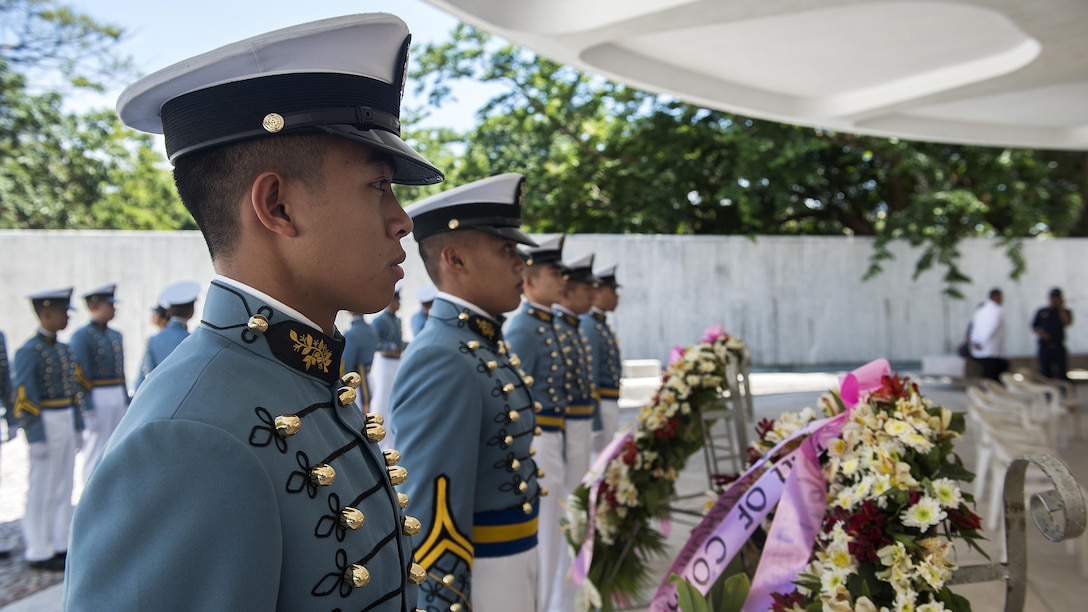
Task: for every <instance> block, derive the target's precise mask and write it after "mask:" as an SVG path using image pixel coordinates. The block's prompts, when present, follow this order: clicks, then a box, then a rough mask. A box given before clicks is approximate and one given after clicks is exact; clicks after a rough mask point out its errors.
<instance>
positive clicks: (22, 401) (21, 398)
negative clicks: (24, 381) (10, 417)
mask: <svg viewBox="0 0 1088 612" xmlns="http://www.w3.org/2000/svg"><path fill="white" fill-rule="evenodd" d="M24 412H25V413H27V414H32V415H34V416H38V415H40V414H41V413H42V410H41V408H39V407H38V405H37V404H35V403H34V402H32V401H30V398H28V397H27V396H26V385H19V390H18V391H17V392H16V393H15V416H16V417H18V416H19V415H20V414H22V413H24Z"/></svg>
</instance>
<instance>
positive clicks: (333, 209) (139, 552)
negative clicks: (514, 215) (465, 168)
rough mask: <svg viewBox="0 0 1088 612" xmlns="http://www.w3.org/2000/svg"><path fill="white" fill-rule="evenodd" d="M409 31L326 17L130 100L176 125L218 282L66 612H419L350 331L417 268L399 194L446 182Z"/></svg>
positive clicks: (119, 442) (140, 111) (139, 402)
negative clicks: (364, 405) (409, 119)
mask: <svg viewBox="0 0 1088 612" xmlns="http://www.w3.org/2000/svg"><path fill="white" fill-rule="evenodd" d="M408 40H409V34H408V29H407V27H406V26H405V25H404V23H403V22H402V21H401V20H400V19H398V18H396V17H394V16H392V15H387V14H369V15H352V16H347V17H338V18H333V19H326V20H322V21H318V22H314V23H308V24H303V25H300V26H295V27H292V28H287V29H284V30H278V31H276V32H272V33H269V34H265V35H262V36H258V37H254V38H250V39H248V40H245V41H242V42H239V43H236V44H233V45H228V46H226V47H223V48H221V49H218V50H216V51H213V52H211V53H206V54H204V55H201V56H198V57H196V58H192V59H190V60H187V61H184V62H181V63H179V64H177V65H175V66H173V67H170V68H167V69H165V70H162V71H159V72H157V73H154V74H152V75H150V76H148V77H145V78H144V79H142V80H141V81H139V82H137V83H136V84H135V85H133V86H131V87H129V88H128V89H127V90H125V92H124V93H122V95H121V99H120V102H119V104H118V108H119V113H120V115H121V119H122V121H123V122H124V123H125V124H127V125H129V126H130V127H135V128H137V129H143V130H151V131H156V130H163V131H164V132H165V134H164V136H165V141H166V150H167V154H168V155H169V157H170V159H171V161H172V162H173V163H174V182H175V184H176V185H177V187H178V192H179V195H180V196H181V199H182V202H184V203H185V205H186V207H187V208H188V209H189V211H190V212H191V213H192V214H193V217H194V218H195V219H196V221H197V223H198V224H199V225H200V228H201V231H202V232H203V234H204V237H205V240H206V242H207V244H208V250H209V252H210V254H211V258H212V264H213V266H214V268H215V271H216V273H217V274H216V276H215V279H214V280H213V281H212V284H211V287H210V288H209V289H208V290H207V293H206V298H205V305H204V312H203V316H202V320H201V324H200V326H199V327H198V328H197V329H196V331H195V332H194V333H193V335H192V336H190V337H189V338H188V339H187V340H186V341H185V342H183V343H182V344H181V345H180V346H179V347H178V348H177V350H175V351H174V352H173V353H172V354H171V355H170V357H169V358H168V359H166V360H165V361H164V362H163V363H162V364H161V365H159V366H158V367H157V368H156V369H155V372H154V373H153V374H152V375H151V376H150V377H148V378H147V380H146V381H145V383H144V385H143V386H141V387H140V390H139V391H138V392H137V393H136V395H135V397H133V400H132V409H131V410H130V412H129V414H128V415H127V416H126V417H125V419H124V421H123V422H122V423H121V426H120V427H119V428H118V429H117V431H116V432H114V435H113V437H112V438H111V439H110V442H109V444H108V445H107V447H106V450H105V451H104V452H103V454H102V457H101V459H100V460H99V462H98V466H97V467H96V468H95V472H94V474H93V475H92V476H91V479H90V481H89V482H88V483H87V488H86V489H85V490H84V492H83V496H82V498H81V499H80V502H79V507H78V509H77V511H76V515H75V522H74V524H73V531H72V547H71V550H70V551H69V553H70V560H69V564H68V565H69V566H68V571H67V573H66V575H65V580H66V583H65V595H64V609H65V610H67V611H69V612H77V611H82V610H88V611H95V612H99V611H102V610H156V611H172V610H178V611H183V610H184V611H191V610H262V611H264V610H267V611H271V610H280V611H295V610H344V611H349V610H350V611H358V610H372V611H378V610H380V611H383V612H385V611H397V612H407V611H411V610H414V609H415V604H416V600H417V599H418V587H417V586H416V585H417V584H418V583H419V582H422V581H423V579H424V572H423V569H422V568H421V567H419V566H418V565H416V564H415V563H414V562H413V559H412V543H411V540H410V537H409V536H411V535H412V534H414V533H417V532H418V530H419V522H418V521H416V520H415V519H414V518H411V517H410V516H406V515H405V514H404V510H403V508H405V506H407V504H408V499H407V497H405V496H404V495H402V494H400V493H398V492H397V491H396V490H395V489H394V486H396V485H399V484H401V483H402V482H403V481H404V479H405V478H406V477H407V474H406V472H405V471H404V468H402V467H401V466H400V465H398V461H399V455H398V453H396V452H394V451H391V452H388V453H385V454H384V455H383V454H382V453H379V452H378V451H377V449H376V447H375V442H376V441H378V440H380V439H381V438H382V437H383V436H384V434H385V429H384V427H383V426H382V424H381V423H379V422H378V421H377V420H376V419H373V418H365V417H364V416H363V415H362V414H360V413H359V411H358V410H356V409H355V408H354V406H353V402H354V400H355V395H356V391H355V390H354V388H355V387H357V386H358V384H359V382H360V381H359V378H360V377H359V376H358V374H356V373H350V374H345V375H344V376H343V377H341V376H340V362H341V357H342V352H343V346H344V340H343V336H342V335H341V334H340V333H339V332H338V331H336V327H335V320H336V317H337V314H338V313H339V312H340V311H341V310H347V311H350V312H364V313H369V312H376V311H378V310H379V309H381V308H382V307H383V306H385V305H386V304H388V303H389V299H390V298H391V297H392V295H393V288H394V286H395V284H396V282H397V281H399V280H400V279H401V278H403V276H404V271H403V270H402V269H401V267H400V266H399V265H398V264H399V262H401V261H403V259H404V249H403V247H402V246H401V244H400V241H401V239H402V238H404V237H405V236H407V235H408V232H409V231H410V230H411V220H410V219H409V218H408V216H407V215H406V214H405V212H404V209H403V208H402V207H401V205H400V202H399V201H398V200H397V198H396V196H395V195H394V193H393V191H392V189H391V188H390V187H391V184H392V183H409V184H417V185H418V184H429V183H435V182H438V181H440V180H442V175H441V173H440V172H438V170H437V169H435V168H434V167H433V166H431V165H430V164H429V163H428V162H427V161H426V160H425V159H423V157H421V156H420V155H419V154H418V153H416V152H415V151H413V150H412V149H411V148H410V147H409V146H408V145H407V144H405V143H404V141H402V140H401V139H400V135H399V119H398V115H399V112H400V98H401V83H402V82H403V76H404V71H405V64H406V61H407V58H406V52H407V48H408Z"/></svg>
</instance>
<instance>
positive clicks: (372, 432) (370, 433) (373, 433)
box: [366, 423, 385, 443]
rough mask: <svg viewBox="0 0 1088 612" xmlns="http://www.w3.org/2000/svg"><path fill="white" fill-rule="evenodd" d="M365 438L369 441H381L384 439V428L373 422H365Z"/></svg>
mask: <svg viewBox="0 0 1088 612" xmlns="http://www.w3.org/2000/svg"><path fill="white" fill-rule="evenodd" d="M366 439H367V440H370V441H371V442H375V443H377V442H381V441H382V440H384V439H385V428H384V427H382V426H381V425H376V424H373V423H367V424H366Z"/></svg>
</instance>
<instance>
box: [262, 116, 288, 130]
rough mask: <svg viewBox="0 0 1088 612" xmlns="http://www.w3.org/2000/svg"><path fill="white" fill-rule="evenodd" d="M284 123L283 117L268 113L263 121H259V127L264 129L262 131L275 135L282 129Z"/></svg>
mask: <svg viewBox="0 0 1088 612" xmlns="http://www.w3.org/2000/svg"><path fill="white" fill-rule="evenodd" d="M285 123H286V122H285V121H284V120H283V115H281V114H279V113H268V114H267V115H265V116H264V120H263V121H261V127H263V128H264V131H266V132H268V133H270V134H275V133H276V132H279V131H280V130H282V129H283V126H284V124H285Z"/></svg>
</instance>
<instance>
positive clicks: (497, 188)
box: [404, 172, 536, 246]
mask: <svg viewBox="0 0 1088 612" xmlns="http://www.w3.org/2000/svg"><path fill="white" fill-rule="evenodd" d="M524 196H525V177H524V176H522V175H521V174H518V173H517V172H508V173H506V174H499V175H496V176H492V177H488V178H485V179H481V180H478V181H473V182H471V183H468V184H466V185H461V186H458V187H454V188H453V189H449V190H446V191H443V192H442V193H439V194H436V195H433V196H431V197H429V198H425V199H423V200H420V201H418V202H416V203H415V204H412V205H411V206H409V207H407V208H405V209H404V212H406V213H408V216H409V217H411V218H412V222H413V223H414V224H415V227H414V229H413V230H412V235H413V236H415V239H416V242H419V241H421V240H423V239H424V238H426V237H428V236H433V235H434V234H438V233H441V232H449V231H453V230H464V229H475V230H480V231H483V232H488V233H490V234H495V235H496V236H500V237H502V238H507V239H509V240H513V241H515V242H519V243H521V244H527V245H530V246H536V243H535V242H533V239H532V238H529V236H528V235H527V234H526V233H525V232H523V231H521V200H522V198H523V197H524Z"/></svg>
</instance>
